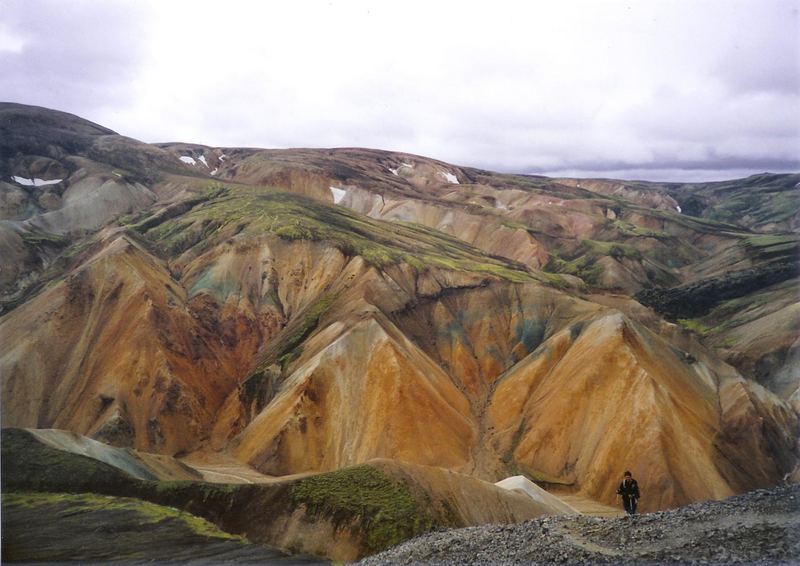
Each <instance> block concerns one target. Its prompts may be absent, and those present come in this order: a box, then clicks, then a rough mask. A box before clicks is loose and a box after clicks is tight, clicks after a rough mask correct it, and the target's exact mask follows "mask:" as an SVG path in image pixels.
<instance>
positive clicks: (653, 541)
mask: <svg viewBox="0 0 800 566" xmlns="http://www.w3.org/2000/svg"><path fill="white" fill-rule="evenodd" d="M359 564H362V565H364V566H368V565H378V564H458V565H462V564H463V565H473V564H492V565H506V564H508V565H510V564H530V565H538V564H542V565H544V564H576V565H592V566H593V565H600V564H625V565H633V564H635V565H651V564H652V565H655V564H715V565H722V564H725V565H727V564H753V565H777V564H800V486H797V485H794V486H785V487H778V488H773V489H763V490H757V491H752V492H749V493H746V494H743V495H739V496H736V497H731V498H730V499H726V500H724V501H707V502H702V503H695V504H693V505H689V506H686V507H681V508H680V509H673V510H670V511H660V512H657V513H648V514H644V515H635V516H632V517H627V516H626V517H621V518H615V519H607V518H599V517H586V516H580V517H544V518H539V519H534V520H531V521H526V522H524V523H519V524H516V525H485V526H480V527H468V528H463V529H453V530H444V531H437V532H433V533H429V534H426V535H423V536H420V537H417V538H415V539H413V540H410V541H407V542H405V543H403V544H401V545H398V546H396V547H394V548H391V549H389V550H387V551H385V552H382V553H380V554H377V555H375V556H372V557H369V558H367V559H365V560H362V561H361V562H360V563H359Z"/></svg>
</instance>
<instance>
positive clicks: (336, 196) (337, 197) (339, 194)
mask: <svg viewBox="0 0 800 566" xmlns="http://www.w3.org/2000/svg"><path fill="white" fill-rule="evenodd" d="M330 189H331V194H333V204H339V203H340V202H341V200H342V199H343V198H344V195H346V194H347V191H346V190H344V189H340V188H338V187H331V188H330Z"/></svg>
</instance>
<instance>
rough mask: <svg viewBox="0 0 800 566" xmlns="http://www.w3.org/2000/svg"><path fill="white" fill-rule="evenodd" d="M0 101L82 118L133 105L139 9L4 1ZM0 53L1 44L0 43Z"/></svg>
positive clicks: (141, 23)
mask: <svg viewBox="0 0 800 566" xmlns="http://www.w3.org/2000/svg"><path fill="white" fill-rule="evenodd" d="M0 8H1V10H0V24H1V25H2V27H1V28H0V35H2V34H3V33H5V35H6V36H9V35H10V36H12V37H15V38H17V39H18V41H19V42H20V43H21V49H19V50H17V49H6V50H2V48H1V47H0V76H2V77H3V79H2V82H1V83H0V85H2V86H0V99H2V100H6V101H13V102H23V103H26V104H35V105H41V106H48V107H55V108H58V109H64V110H69V111H71V112H75V113H78V114H82V115H86V114H92V113H96V112H97V111H98V109H99V108H102V107H104V106H107V105H108V106H119V105H125V104H126V103H129V102H131V101H132V96H133V93H132V91H131V89H130V85H131V83H132V82H133V81H134V80H135V78H136V74H137V72H138V71H139V68H140V65H141V62H142V54H143V52H144V49H145V48H144V45H145V44H146V42H147V37H148V36H147V24H148V21H147V17H146V14H147V12H146V10H145V8H144V6H142V5H138V4H136V3H133V2H122V1H119V0H111V1H107V2H93V1H91V0H71V1H69V2H63V1H59V0H3V2H2V3H0ZM0 46H2V41H1V40H0Z"/></svg>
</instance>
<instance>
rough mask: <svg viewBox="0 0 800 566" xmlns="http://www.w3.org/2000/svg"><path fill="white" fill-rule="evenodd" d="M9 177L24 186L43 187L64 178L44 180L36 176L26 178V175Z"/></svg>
mask: <svg viewBox="0 0 800 566" xmlns="http://www.w3.org/2000/svg"><path fill="white" fill-rule="evenodd" d="M11 178H12V179H14V181H15V182H16V183H19V184H20V185H24V186H26V187H44V186H46V185H57V184H58V183H60V182H61V181H63V180H64V179H52V180H50V181H45V180H44V179H39V178H38V177H37V178H34V179H28V178H26V177H14V176H12V177H11Z"/></svg>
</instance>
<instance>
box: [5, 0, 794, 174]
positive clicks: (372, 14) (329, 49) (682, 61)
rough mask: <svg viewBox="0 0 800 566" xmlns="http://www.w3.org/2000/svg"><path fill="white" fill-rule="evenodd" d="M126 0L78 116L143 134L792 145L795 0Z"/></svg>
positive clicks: (529, 146)
mask: <svg viewBox="0 0 800 566" xmlns="http://www.w3.org/2000/svg"><path fill="white" fill-rule="evenodd" d="M137 6H138V7H140V8H142V7H144V8H143V9H141V10H140V12H138V13H137V17H138V18H139V19H138V20H136V26H137V29H139V28H141V29H144V30H145V32H144V33H142V42H141V49H142V53H141V54H139V56H138V58H137V60H136V71H135V73H133V74H132V76H130V77H129V79H128V80H127V82H126V83H125V85H126V89H125V92H124V95H122V94H121V95H120V96H119V97H118V99H117V100H116V101H115V100H110V101H104V104H103V105H102V106H97V107H96V108H95V109H94V110H93V111H92V112H91V113H89V114H88V115H87V113H86V112H83V114H84V115H87V117H88V118H90V119H92V120H94V121H97V122H100V123H103V124H105V125H108V126H109V127H111V128H114V129H115V130H117V131H121V132H123V133H126V134H128V135H132V136H134V137H138V138H141V139H144V140H147V141H174V140H180V141H195V142H199V143H206V144H209V145H218V146H226V145H228V146H262V147H297V146H312V147H336V146H366V147H377V148H383V149H395V150H401V151H408V152H413V153H419V154H423V155H429V156H432V157H437V158H440V159H443V160H446V161H451V162H454V163H458V164H466V165H476V166H481V167H486V168H497V169H503V170H543V169H559V168H561V169H563V168H573V167H576V166H582V165H581V164H583V165H586V164H592V163H594V164H597V163H601V162H606V163H609V164H610V166H616V165H614V164H617V165H619V164H627V165H629V166H630V167H629V168H636V167H643V168H644V169H649V168H653V167H664V168H665V169H669V166H668V163H669V162H670V160H672V161H674V162H675V163H680V162H687V161H692V162H694V161H697V160H703V159H708V160H716V162H717V163H722V162H723V161H725V160H728V161H725V162H726V163H727V162H731V163H733V162H735V161H736V159H740V160H745V161H747V160H749V161H752V160H753V159H754V158H759V157H761V156H767V157H769V158H770V159H772V160H773V162H775V160H784V161H790V160H792V159H794V160H795V163H796V157H795V156H796V155H797V148H798V131H799V130H800V122H798V116H800V93H798V87H797V84H796V83H797V81H794V82H793V80H792V79H791V78H789V79H787V78H785V76H786V75H787V74H789V75H791V73H790V72H789V71H791V70H792V68H795V69H796V68H797V63H798V61H800V57H798V53H800V51H798V45H799V44H798V39H797V34H796V29H797V24H798V16H797V6H796V3H795V2H793V1H791V0H786V1H782V0H775V1H764V2H749V1H744V0H731V1H728V0H708V1H704V2H694V1H689V0H685V1H678V0H662V1H659V2H621V1H610V0H608V1H603V2H594V1H590V0H585V1H578V0H572V1H565V2H550V3H543V2H536V3H522V2H511V1H500V2H495V3H492V4H491V7H489V5H488V4H486V3H485V2H481V3H478V2H435V3H431V2H422V1H419V0H412V1H409V2H406V3H404V4H403V5H402V6H398V5H394V4H390V3H383V2H381V3H378V2H369V1H367V0H363V1H352V2H342V1H336V0H334V1H322V0H311V1H308V2H288V1H287V2H258V3H257V2H245V1H242V0H240V1H234V0H232V1H230V2H227V3H225V4H224V6H223V7H222V8H221V7H220V5H219V3H218V2H211V1H209V0H196V1H192V2H188V1H171V2H159V1H155V0H150V2H149V3H147V4H142V3H138V4H137ZM81 7H82V9H83V10H85V11H87V13H88V12H91V11H92V9H93V8H92V4H91V3H88V4H81ZM43 16H44V14H43ZM1 19H2V16H0V20H1ZM84 19H89V20H91V18H84ZM133 19H136V18H133ZM115 33H117V34H119V33H120V31H119V30H118V29H117V30H116V31H115ZM102 49H106V50H110V51H111V52H114V49H115V47H114V42H110V43H109V44H108V45H104V46H103V47H102V48H101V47H100V46H99V45H98V46H97V50H98V52H99V51H101V50H102ZM120 49H121V47H120ZM82 56H85V54H83V55H82ZM795 76H800V75H798V74H797V73H795ZM95 80H97V81H98V82H101V83H102V82H103V80H104V79H103V77H102V76H101V77H98V78H96V79H95ZM108 80H109V81H110V80H111V79H110V78H109V79H108ZM38 81H39V82H41V83H42V85H43V86H45V87H46V82H47V77H46V75H44V74H43V75H42V76H41V77H40V78H39V79H38ZM28 86H29V88H30V85H28ZM0 89H2V87H0ZM51 98H52V103H51V104H48V105H50V106H55V107H60V106H59V98H58V96H57V95H56V93H54V94H53V96H52V97H51ZM84 98H85V97H84ZM21 101H23V102H24V100H21ZM61 109H65V110H72V111H75V109H72V108H63V107H61ZM721 158H724V159H722V160H721ZM731 166H733V165H731Z"/></svg>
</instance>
